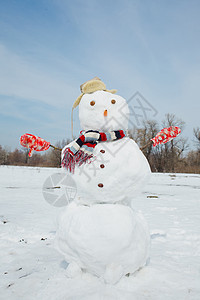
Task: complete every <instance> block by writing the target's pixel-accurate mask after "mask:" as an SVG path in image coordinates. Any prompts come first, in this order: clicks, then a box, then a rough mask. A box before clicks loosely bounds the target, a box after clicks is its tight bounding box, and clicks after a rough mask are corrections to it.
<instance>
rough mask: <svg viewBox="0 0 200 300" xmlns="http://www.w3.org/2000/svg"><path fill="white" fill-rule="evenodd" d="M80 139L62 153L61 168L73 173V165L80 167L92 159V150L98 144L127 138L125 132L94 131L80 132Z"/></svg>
mask: <svg viewBox="0 0 200 300" xmlns="http://www.w3.org/2000/svg"><path fill="white" fill-rule="evenodd" d="M80 133H81V135H80V137H79V138H78V139H77V140H75V141H74V143H73V144H72V146H71V147H69V148H66V149H65V150H64V151H63V156H62V164H61V165H62V167H64V168H66V169H67V170H69V171H70V172H72V173H74V169H75V165H78V166H81V165H82V164H83V163H86V161H88V160H90V159H91V158H92V157H93V150H94V148H95V147H96V145H97V143H99V142H106V141H114V140H118V139H122V138H123V137H125V136H127V135H128V134H127V131H124V130H118V131H109V132H99V131H94V130H88V131H81V132H80Z"/></svg>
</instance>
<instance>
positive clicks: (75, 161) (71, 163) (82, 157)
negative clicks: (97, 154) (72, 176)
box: [61, 148, 93, 173]
mask: <svg viewBox="0 0 200 300" xmlns="http://www.w3.org/2000/svg"><path fill="white" fill-rule="evenodd" d="M69 151H70V149H69V148H66V149H65V150H64V153H63V158H62V163H61V165H62V167H63V168H66V169H67V170H68V171H69V172H70V173H74V170H75V166H76V165H77V166H79V167H80V166H81V165H82V164H84V163H86V162H87V161H88V160H89V159H90V158H92V157H93V155H92V154H90V155H88V154H87V153H84V152H83V151H81V150H79V151H78V152H77V153H76V155H72V154H71V153H70V152H69Z"/></svg>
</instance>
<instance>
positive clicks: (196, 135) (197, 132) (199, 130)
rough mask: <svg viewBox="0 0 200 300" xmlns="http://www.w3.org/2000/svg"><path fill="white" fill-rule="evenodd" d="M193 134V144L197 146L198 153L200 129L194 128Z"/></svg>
mask: <svg viewBox="0 0 200 300" xmlns="http://www.w3.org/2000/svg"><path fill="white" fill-rule="evenodd" d="M193 132H194V137H195V143H196V145H197V149H198V150H199V151H200V128H199V127H197V128H194V129H193Z"/></svg>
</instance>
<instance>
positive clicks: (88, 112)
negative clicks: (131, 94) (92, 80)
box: [79, 91, 129, 131]
mask: <svg viewBox="0 0 200 300" xmlns="http://www.w3.org/2000/svg"><path fill="white" fill-rule="evenodd" d="M79 119H80V123H81V128H82V130H102V131H112V130H127V129H128V119H129V108H128V104H127V102H126V100H125V99H124V98H123V97H121V96H119V95H115V94H113V93H110V92H106V91H96V92H94V93H91V94H84V95H83V96H82V99H81V101H80V104H79Z"/></svg>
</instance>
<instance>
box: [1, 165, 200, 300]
mask: <svg viewBox="0 0 200 300" xmlns="http://www.w3.org/2000/svg"><path fill="white" fill-rule="evenodd" d="M58 172H60V169H53V168H32V167H29V168H27V167H13V166H9V167H7V166H1V167H0V299H1V300H4V299H9V300H29V299H34V300H37V299H40V300H47V299H48V300H72V299H73V300H75V299H80V300H84V299H85V300H86V299H91V300H96V299H99V300H100V299H101V300H102V299H108V300H110V299H112V300H117V299H120V300H127V299H130V300H134V299H137V300H140V299H151V300H157V299H159V300H165V299H167V300H169V299H170V300H173V299H174V300H177V299H178V300H179V299H181V300H186V299H192V300H199V299H200V175H193V174H174V175H173V174H153V175H152V179H151V181H150V182H149V184H148V185H147V186H146V187H145V192H144V193H143V194H142V195H140V196H139V197H138V198H137V200H134V202H133V207H134V208H135V209H136V210H140V211H141V212H142V213H143V215H144V216H145V218H146V220H147V222H148V223H149V227H150V231H151V256H150V262H149V264H148V266H146V267H145V268H143V269H142V270H140V271H139V272H137V273H136V274H134V275H132V276H130V277H125V278H122V279H121V280H120V282H118V283H117V284H116V285H108V284H104V282H103V281H102V280H101V279H99V278H97V277H95V276H92V275H90V274H87V273H83V274H82V276H80V277H77V278H74V279H69V278H67V277H66V267H67V262H65V261H64V257H63V256H62V255H61V254H60V253H58V252H57V251H56V250H55V249H54V246H53V244H54V237H55V231H56V218H57V216H58V215H59V212H60V211H61V210H63V207H61V208H56V207H54V206H51V205H49V204H48V203H47V202H46V201H45V200H44V198H43V195H42V185H43V183H44V181H45V180H46V178H47V177H48V176H50V175H52V174H54V173H58Z"/></svg>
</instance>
